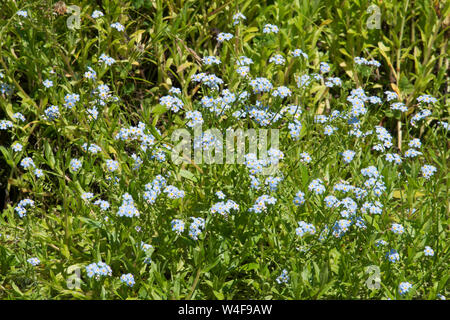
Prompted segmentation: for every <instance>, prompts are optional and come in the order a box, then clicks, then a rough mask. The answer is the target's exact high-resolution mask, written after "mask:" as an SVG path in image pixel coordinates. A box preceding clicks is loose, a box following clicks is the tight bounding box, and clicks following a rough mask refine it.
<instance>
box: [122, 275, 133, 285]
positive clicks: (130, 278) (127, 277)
mask: <svg viewBox="0 0 450 320" xmlns="http://www.w3.org/2000/svg"><path fill="white" fill-rule="evenodd" d="M120 281H121V282H123V283H125V284H126V285H127V286H129V287H132V286H134V284H135V282H134V276H133V275H132V274H131V273H127V274H122V275H121V276H120Z"/></svg>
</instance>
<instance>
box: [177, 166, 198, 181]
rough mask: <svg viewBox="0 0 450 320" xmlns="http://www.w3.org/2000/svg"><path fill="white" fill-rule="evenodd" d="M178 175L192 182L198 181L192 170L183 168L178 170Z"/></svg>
mask: <svg viewBox="0 0 450 320" xmlns="http://www.w3.org/2000/svg"><path fill="white" fill-rule="evenodd" d="M180 176H182V177H183V178H186V179H188V180H191V181H194V182H197V181H198V179H197V178H196V177H195V175H194V174H193V173H192V172H190V171H187V170H184V169H181V170H180Z"/></svg>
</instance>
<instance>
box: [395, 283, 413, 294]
mask: <svg viewBox="0 0 450 320" xmlns="http://www.w3.org/2000/svg"><path fill="white" fill-rule="evenodd" d="M411 288H412V284H411V283H409V282H402V283H400V285H399V286H398V291H399V293H400V294H401V295H404V294H406V293H407V292H408V291H409V290H410V289H411Z"/></svg>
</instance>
